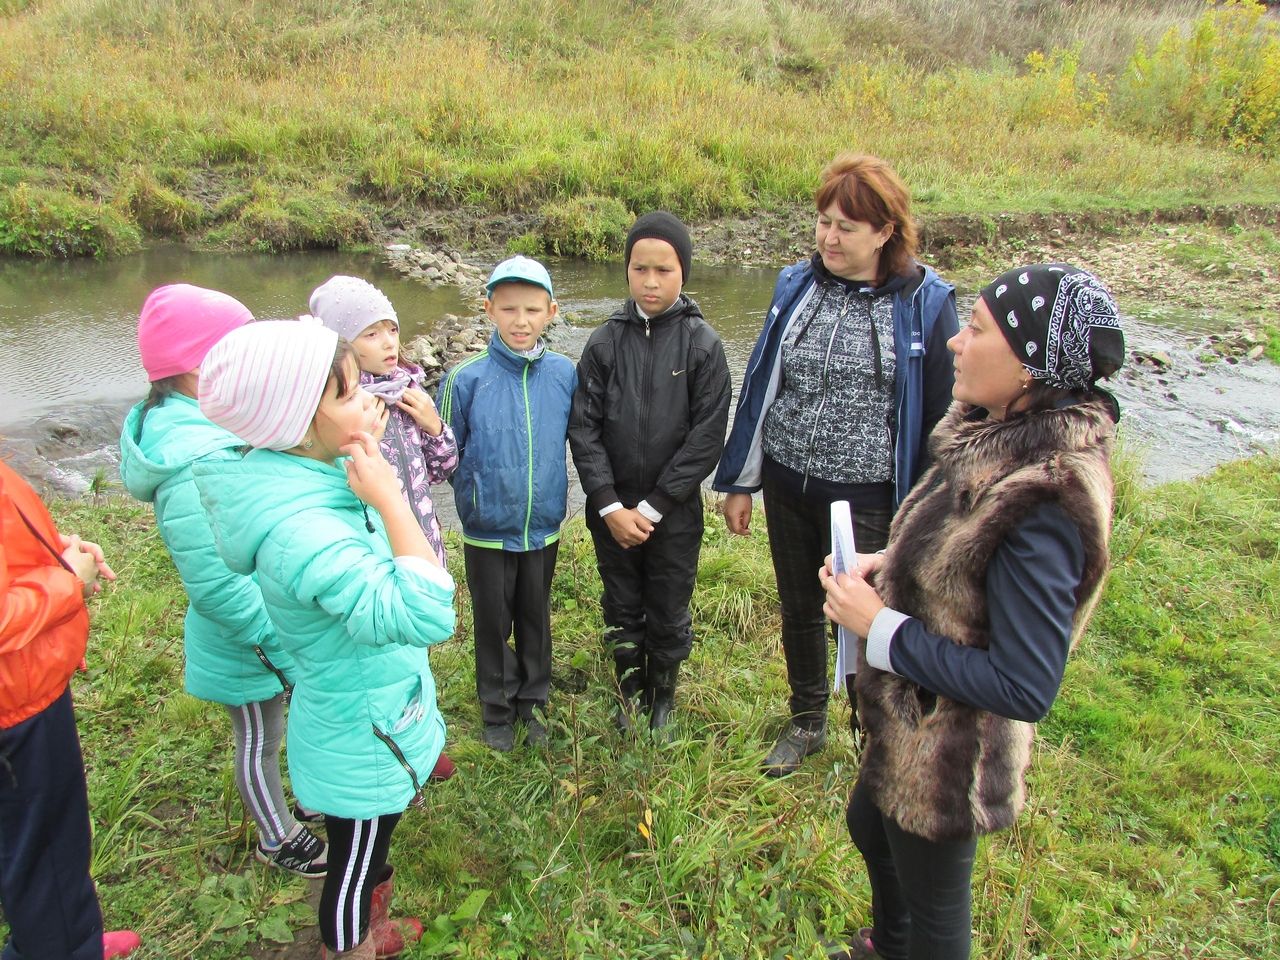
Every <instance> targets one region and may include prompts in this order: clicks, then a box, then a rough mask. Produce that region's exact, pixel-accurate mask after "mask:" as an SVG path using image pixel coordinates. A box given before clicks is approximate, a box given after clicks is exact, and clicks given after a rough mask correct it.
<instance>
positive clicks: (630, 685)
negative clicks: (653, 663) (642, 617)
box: [613, 643, 646, 733]
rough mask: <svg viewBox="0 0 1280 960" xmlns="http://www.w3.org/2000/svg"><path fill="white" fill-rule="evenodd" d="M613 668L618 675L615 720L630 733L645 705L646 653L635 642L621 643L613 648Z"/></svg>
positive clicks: (618, 725)
mask: <svg viewBox="0 0 1280 960" xmlns="http://www.w3.org/2000/svg"><path fill="white" fill-rule="evenodd" d="M613 668H614V671H615V672H616V673H617V676H618V709H617V712H616V713H614V715H613V722H614V723H615V724H616V725H617V727H618V729H619V730H620V731H621V732H623V733H630V732H631V730H632V729H633V728H634V726H635V719H636V714H638V713H639V712H640V711H641V710H643V709H644V707H645V704H644V703H643V702H642V696H643V694H644V692H645V689H646V686H645V669H644V654H643V653H642V652H641V651H640V650H639V649H637V647H636V645H635V644H633V643H627V644H619V645H618V646H616V647H614V648H613Z"/></svg>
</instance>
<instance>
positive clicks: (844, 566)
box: [831, 500, 858, 691]
mask: <svg viewBox="0 0 1280 960" xmlns="http://www.w3.org/2000/svg"><path fill="white" fill-rule="evenodd" d="M857 569H858V552H857V547H856V546H855V544H854V542H853V514H852V513H851V512H850V510H849V501H848V500H837V501H836V502H835V503H833V504H831V570H832V572H833V573H836V574H840V573H852V572H854V571H856V570H857ZM857 672H858V635H857V634H855V633H854V632H853V631H852V630H848V629H846V628H845V627H840V626H837V628H836V675H835V682H834V685H833V689H834V690H837V691H839V690H844V689H845V684H844V678H845V676H846V675H847V674H850V673H857Z"/></svg>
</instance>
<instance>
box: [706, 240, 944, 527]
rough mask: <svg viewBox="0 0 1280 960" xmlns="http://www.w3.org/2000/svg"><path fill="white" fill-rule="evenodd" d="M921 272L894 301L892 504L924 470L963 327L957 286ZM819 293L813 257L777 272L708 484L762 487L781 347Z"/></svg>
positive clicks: (735, 489) (747, 489)
mask: <svg viewBox="0 0 1280 960" xmlns="http://www.w3.org/2000/svg"><path fill="white" fill-rule="evenodd" d="M920 269H921V270H922V271H923V274H922V275H921V276H919V277H917V278H916V279H913V280H912V282H910V283H908V284H907V285H906V286H905V287H903V288H902V289H901V290H899V291H898V292H897V293H896V294H894V298H893V347H894V356H895V359H896V362H897V373H896V375H895V377H894V392H895V394H896V397H897V400H896V417H895V421H896V428H895V435H894V444H893V452H894V471H893V486H894V506H895V507H896V506H897V505H898V504H899V503H901V502H902V500H903V498H904V497H906V495H907V493H908V491H910V489H911V487H912V485H913V484H915V482H916V480H917V479H919V477H920V474H921V473H923V472H924V468H925V466H926V465H927V462H926V459H927V449H926V442H925V441H926V440H927V439H928V436H929V433H930V432H931V431H932V430H933V427H934V425H935V424H936V423H937V422H938V421H939V420H940V419H942V416H943V414H945V413H946V412H947V407H948V406H949V405H950V403H951V385H952V383H953V381H954V379H955V374H954V371H953V369H952V366H951V354H950V352H949V351H948V350H947V340H949V339H950V338H951V337H952V336H954V335H955V334H956V332H957V331H958V330H959V329H960V325H959V321H958V320H957V318H956V295H955V287H953V286H952V285H951V284H949V283H947V282H946V281H945V280H943V279H942V278H941V277H939V276H938V275H937V274H936V273H934V272H933V270H931V269H930V268H929V267H921V268H920ZM817 288H818V281H817V279H816V278H815V277H814V272H813V264H812V262H811V261H809V260H803V261H801V262H800V263H796V264H792V265H791V266H789V267H785V268H784V269H783V270H782V272H781V273H780V274H779V275H778V283H777V285H776V286H775V287H774V290H773V300H772V302H771V303H770V304H769V312H768V314H767V315H766V317H765V321H764V329H763V330H761V331H760V339H759V340H757V341H756V345H755V349H753V350H752V351H751V359H750V360H749V361H748V363H747V372H746V375H745V376H744V378H743V382H742V393H741V395H740V396H739V398H738V407H737V411H736V412H735V414H734V419H733V428H732V429H731V430H730V431H729V439H728V441H726V443H725V447H724V454H723V455H722V456H721V457H720V466H719V468H718V469H717V470H716V477H715V481H714V482H713V483H712V485H711V486H712V488H713V489H715V490H718V491H720V492H721V493H754V492H755V491H757V490H759V489H760V485H761V480H760V475H761V465H762V463H763V461H764V453H763V450H762V447H761V431H762V430H763V428H764V421H765V414H766V413H767V412H768V410H769V406H770V405H771V404H772V403H773V400H774V398H775V397H776V396H777V395H778V389H779V386H780V383H781V378H782V364H781V363H780V362H779V361H780V354H781V344H782V341H783V339H784V337H785V335H786V331H787V328H788V327H789V326H790V325H791V323H792V321H794V320H795V318H796V317H797V316H799V315H800V314H801V312H802V311H803V309H804V307H805V305H806V304H807V303H808V302H809V299H810V297H812V296H813V294H814V291H815V290H816V289H817Z"/></svg>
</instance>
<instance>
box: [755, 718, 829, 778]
mask: <svg viewBox="0 0 1280 960" xmlns="http://www.w3.org/2000/svg"><path fill="white" fill-rule="evenodd" d="M826 745H827V727H826V725H825V724H824V725H823V726H821V727H819V728H818V729H817V730H805V729H804V728H803V727H797V726H796V725H795V724H794V723H792V724H788V726H787V731H786V733H784V734H783V735H782V736H780V737H779V738H778V742H777V743H775V744H774V745H773V749H772V750H770V751H769V755H768V756H767V757H765V758H764V765H763V768H764V773H765V776H767V777H786V776H790V775H791V774H793V773H795V772H796V771H797V770H799V769H800V763H801V761H803V760H804V758H805V757H807V756H809V754H811V753H817V752H818V751H819V750H821V749H822V748H823V747H825V746H826Z"/></svg>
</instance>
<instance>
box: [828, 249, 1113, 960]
mask: <svg viewBox="0 0 1280 960" xmlns="http://www.w3.org/2000/svg"><path fill="white" fill-rule="evenodd" d="M947 346H948V348H949V349H950V350H951V352H952V353H953V354H954V355H955V386H954V389H953V396H954V399H955V402H954V403H953V404H952V406H951V409H950V410H949V411H948V413H947V415H946V416H945V417H944V418H943V420H942V421H941V422H940V423H939V424H938V426H937V428H936V429H935V430H934V432H933V435H932V437H931V438H930V442H929V447H930V452H931V454H932V466H931V467H930V468H929V470H928V472H927V473H926V474H925V475H924V476H923V477H922V478H921V480H920V481H919V483H918V484H917V485H916V487H915V488H914V489H913V491H912V492H911V494H910V495H909V496H908V497H907V499H906V500H904V501H903V503H902V506H901V507H900V508H899V510H898V512H897V515H896V516H895V517H894V520H893V525H892V528H891V530H890V535H889V545H888V547H887V549H886V550H885V551H884V552H883V553H882V554H879V555H866V554H859V555H858V570H857V575H856V576H849V575H845V574H841V575H839V576H833V575H832V573H831V570H830V567H829V566H828V567H827V568H826V569H824V570H822V571H821V572H820V577H821V580H822V584H823V588H824V589H825V590H826V596H827V602H826V607H825V610H826V613H827V615H828V616H829V617H830V618H831V619H832V620H834V621H835V622H837V623H839V624H841V625H843V626H845V627H847V628H849V629H850V630H852V631H854V632H855V633H857V634H858V635H859V636H860V637H864V638H865V640H863V641H862V642H861V643H860V644H859V647H860V649H859V655H860V660H861V667H860V669H859V670H858V673H857V681H856V690H857V697H858V712H859V714H860V716H861V717H862V720H863V723H864V724H865V727H866V732H867V742H866V746H865V749H864V751H863V754H862V759H861V767H860V770H859V774H858V781H857V784H856V785H855V786H854V788H853V794H852V796H851V797H850V799H849V807H848V811H847V820H848V825H849V834H850V836H851V837H852V838H853V842H854V844H855V845H856V846H857V848H858V851H859V852H860V853H861V854H862V857H863V859H864V860H865V861H866V865H867V873H868V875H869V878H870V883H871V911H872V926H871V927H869V928H863V929H862V930H860V931H859V935H858V936H857V937H856V938H855V939H854V942H853V944H852V945H851V946H849V947H848V948H847V949H846V950H844V951H843V952H842V953H839V954H836V955H835V956H838V957H843V958H850V960H851V958H874V957H882V958H884V960H926V958H928V960H956V958H967V957H968V956H969V949H970V925H971V907H970V882H971V875H972V872H973V860H974V851H975V847H976V844H977V838H978V837H979V836H981V835H982V834H985V833H990V832H992V831H995V830H1002V829H1004V828H1006V827H1008V826H1010V825H1011V824H1012V823H1013V821H1014V819H1015V818H1016V817H1017V815H1018V812H1019V811H1020V810H1021V808H1022V805H1023V801H1024V791H1025V786H1024V776H1025V773H1026V769H1027V766H1028V764H1029V762H1030V756H1031V743H1032V737H1033V735H1034V726H1033V724H1034V723H1035V722H1036V721H1037V720H1039V719H1041V718H1042V717H1043V716H1044V715H1045V714H1046V713H1047V712H1048V711H1049V707H1050V706H1051V705H1052V704H1053V701H1054V698H1055V697H1056V696H1057V693H1058V687H1059V685H1060V684H1061V682H1062V674H1063V670H1064V668H1065V666H1066V660H1067V654H1068V652H1069V651H1070V650H1071V648H1072V646H1073V645H1074V644H1075V642H1076V641H1077V639H1078V638H1079V636H1080V634H1081V632H1082V631H1083V629H1084V626H1085V623H1086V621H1087V620H1088V618H1089V614H1090V612H1091V611H1092V609H1093V606H1094V604H1095V602H1096V601H1097V599H1098V595H1099V594H1100V592H1101V589H1102V583H1103V579H1104V575H1105V573H1106V569H1107V542H1108V539H1109V537H1110V532H1111V500H1112V480H1111V468H1110V457H1111V446H1112V440H1113V437H1114V433H1115V423H1116V421H1117V420H1118V419H1119V407H1118V406H1117V404H1116V402H1115V399H1114V398H1113V397H1112V396H1111V395H1110V394H1109V393H1107V392H1106V391H1105V390H1103V389H1101V388H1100V387H1098V385H1097V382H1098V380H1099V379H1100V378H1102V377H1107V376H1110V375H1111V374H1112V373H1114V372H1115V371H1116V370H1117V369H1119V367H1120V364H1121V363H1122V362H1123V359H1124V336H1123V334H1122V333H1121V330H1120V326H1119V321H1118V315H1117V309H1116V304H1115V301H1114V300H1113V299H1112V297H1111V295H1110V293H1109V292H1108V291H1107V289H1106V288H1105V287H1104V286H1103V284H1102V283H1101V282H1100V281H1099V280H1098V279H1097V278H1096V277H1094V276H1093V275H1092V274H1090V273H1087V272H1085V271H1084V270H1080V269H1078V268H1075V267H1072V266H1069V265H1067V264H1061V263H1058V264H1046V265H1040V266H1031V267H1023V268H1020V269H1017V270H1010V271H1009V272H1008V273H1005V274H1002V275H1001V276H1000V277H998V278H996V280H995V281H994V282H992V283H991V284H990V285H989V286H987V287H985V288H984V289H983V290H982V292H981V294H980V296H979V298H978V301H977V303H975V304H974V307H973V315H972V318H971V319H970V321H969V324H968V325H967V326H966V327H964V328H963V329H962V330H961V331H960V332H959V333H958V334H956V335H955V336H954V337H952V338H951V339H950V340H949V341H948V343H947Z"/></svg>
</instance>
